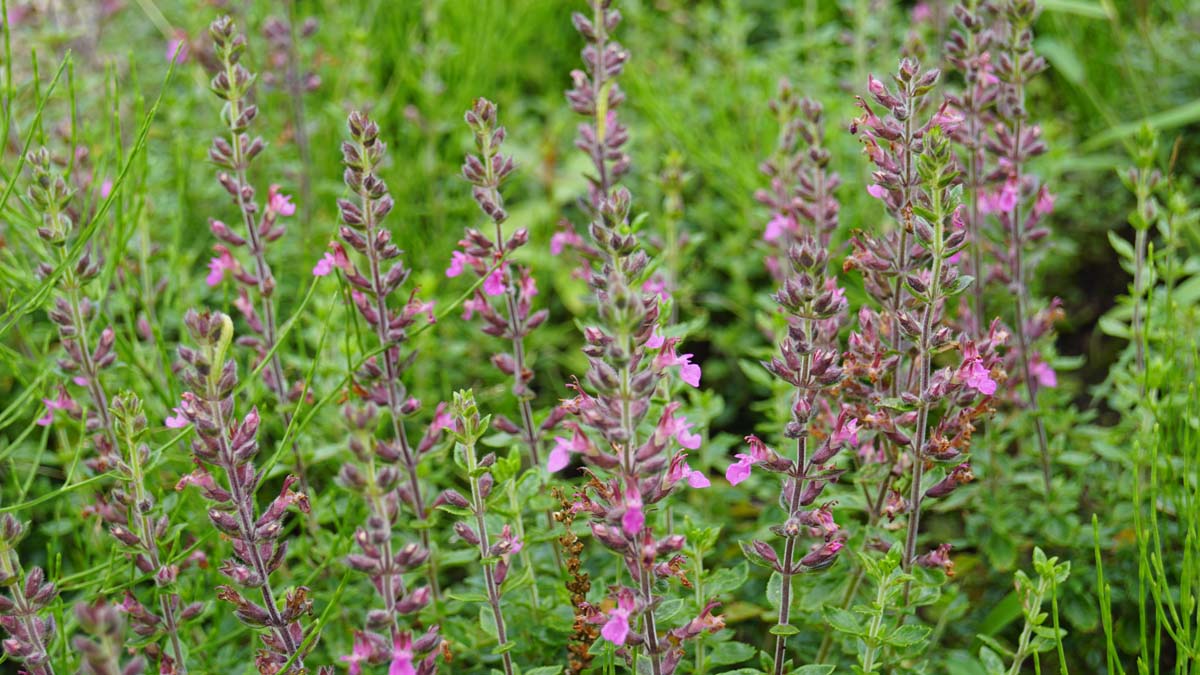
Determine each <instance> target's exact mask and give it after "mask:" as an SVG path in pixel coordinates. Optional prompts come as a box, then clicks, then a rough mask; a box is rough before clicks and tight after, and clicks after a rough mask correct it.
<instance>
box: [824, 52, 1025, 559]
mask: <svg viewBox="0 0 1200 675" xmlns="http://www.w3.org/2000/svg"><path fill="white" fill-rule="evenodd" d="M938 77H939V73H938V71H936V70H929V71H921V70H920V67H919V66H918V65H917V63H916V62H914V61H911V60H905V61H903V62H902V63H901V65H900V69H899V71H898V73H897V74H896V76H895V78H894V81H895V84H896V85H897V87H898V88H899V93H893V92H892V91H891V90H890V89H889V88H888V87H887V86H885V85H884V84H883V83H881V82H879V81H878V80H875V79H874V78H871V80H870V82H869V90H870V94H871V96H872V98H873V99H874V100H875V102H876V103H877V104H878V105H880V106H882V107H883V108H884V109H885V110H886V111H887V113H888V114H887V116H886V117H884V118H882V119H881V118H879V117H877V116H876V115H875V114H874V112H873V111H872V108H871V106H870V105H868V104H867V103H866V102H863V101H862V100H861V99H860V106H861V107H862V109H863V115H862V117H860V118H859V119H858V120H857V121H856V122H855V126H856V129H857V131H858V132H859V134H860V136H861V137H862V141H863V143H864V145H865V147H866V153H867V154H868V156H870V158H871V160H872V162H874V163H875V165H876V166H877V167H878V168H879V170H878V171H876V172H875V174H874V178H875V181H876V182H875V184H874V185H873V186H872V187H873V188H876V189H875V190H874V191H873V194H876V193H877V196H878V197H880V198H881V199H883V201H884V202H885V204H886V205H887V207H888V209H889V211H890V212H891V213H892V214H893V215H894V217H896V218H897V222H898V223H899V227H898V228H897V229H898V230H899V234H897V233H896V232H889V233H887V234H885V235H883V236H877V235H869V234H866V233H859V234H858V235H857V236H856V237H855V239H854V241H853V244H854V252H853V254H852V255H851V257H850V259H849V260H847V262H846V267H847V268H853V269H858V270H860V271H861V272H862V273H863V275H864V281H865V285H866V288H867V291H868V292H869V293H870V294H871V295H872V296H874V297H875V299H876V300H877V301H878V302H879V304H880V305H881V306H882V307H881V308H882V310H883V311H882V312H876V311H875V310H872V309H868V308H865V307H864V308H863V309H862V311H860V313H859V325H858V330H857V331H855V332H854V333H852V334H851V337H850V349H849V351H848V352H847V355H846V362H845V368H846V374H847V384H846V386H845V387H844V388H843V389H844V391H845V392H846V393H847V394H848V395H849V397H850V399H852V400H853V402H854V405H853V406H852V411H853V414H854V415H855V417H857V418H858V419H859V420H860V422H861V423H862V424H863V426H864V431H872V432H875V434H876V435H879V436H882V437H883V438H884V439H886V441H887V442H888V447H887V448H886V449H885V457H886V459H887V460H888V461H890V462H891V463H892V465H893V469H892V470H891V471H889V472H888V473H887V475H886V477H885V478H884V480H883V481H882V482H881V483H880V485H878V486H877V489H876V490H875V491H874V492H873V494H874V495H875V497H874V499H873V501H872V503H871V504H870V508H871V513H870V514H869V516H870V518H871V520H872V521H875V520H877V519H878V518H879V516H880V514H881V513H883V512H884V503H885V498H886V497H887V495H889V494H891V490H892V483H893V481H896V480H899V479H900V478H901V477H902V476H903V474H904V473H907V472H910V473H911V475H910V478H909V498H908V504H907V508H908V511H909V518H908V525H907V531H906V536H905V545H904V557H903V559H902V561H901V562H902V565H903V567H904V569H905V570H907V569H909V568H910V567H911V565H912V564H913V562H914V559H915V551H916V544H917V534H918V531H919V527H920V513H921V506H922V500H923V499H924V498H926V497H929V496H945V494H948V491H947V492H945V493H941V491H940V490H939V492H938V494H936V495H929V494H927V493H926V492H925V491H924V489H923V487H922V485H923V478H924V474H925V469H926V465H927V464H928V463H930V462H933V461H938V462H949V461H956V462H963V460H964V459H966V453H967V452H968V451H969V449H970V441H971V433H972V432H973V430H974V421H975V420H976V419H977V418H979V417H981V416H984V415H987V414H990V412H991V408H990V407H989V406H988V405H987V399H986V397H988V396H990V395H991V394H993V393H995V391H996V386H997V385H996V380H995V379H994V378H993V373H997V372H998V371H999V360H1000V359H999V355H998V353H997V348H998V347H999V346H1000V345H1001V344H1003V341H1004V339H1005V337H1006V335H1005V333H1004V331H1003V330H1002V329H1000V328H999V324H998V322H993V324H992V328H991V330H990V332H989V334H988V335H987V336H985V337H984V338H983V339H982V340H980V341H978V342H976V341H973V340H972V339H971V338H970V337H969V336H967V335H960V336H958V337H957V339H955V336H954V335H953V334H952V331H951V328H950V327H949V325H946V324H947V323H948V319H947V317H946V308H947V305H948V303H949V302H950V301H951V300H953V299H954V298H955V297H956V296H958V295H960V294H961V293H962V292H963V291H965V290H966V288H967V287H968V286H969V285H970V283H971V278H970V277H966V276H961V275H960V274H959V273H958V268H957V266H956V265H955V263H954V260H955V255H956V254H957V253H958V252H959V251H961V250H962V249H963V248H964V247H965V246H966V244H967V233H966V232H965V230H964V229H963V228H961V227H960V223H961V207H960V205H959V204H958V202H957V200H956V191H955V190H954V188H955V186H956V185H957V184H958V182H959V173H958V169H957V162H956V160H955V158H954V156H953V154H952V152H951V149H950V142H949V140H948V138H947V135H946V134H947V128H951V129H952V128H953V127H954V125H956V124H957V121H956V120H955V119H954V118H953V117H952V116H948V115H947V114H946V107H945V106H941V107H939V108H938V109H937V110H936V111H935V112H934V113H933V114H932V115H931V116H930V117H929V119H928V121H927V122H925V123H924V124H921V123H920V122H919V121H918V120H917V117H918V115H920V114H922V111H923V110H924V109H925V108H926V107H927V106H923V105H922V104H921V100H922V99H923V98H924V97H926V96H927V95H928V94H929V93H930V92H932V91H933V88H934V86H935V85H936V83H937V81H938ZM948 351H950V352H953V351H958V352H959V356H960V358H961V361H960V362H959V365H958V367H957V368H952V367H941V368H938V367H936V366H935V364H934V356H935V355H937V354H940V353H945V352H948ZM979 396H984V397H985V399H984V401H983V402H982V403H978V402H977V401H976V399H977V398H978V397H979ZM864 440H869V439H864ZM968 466H969V465H967V464H965V463H964V464H962V467H963V469H962V470H961V471H959V470H956V471H958V474H957V475H958V476H959V477H961V478H963V480H962V481H961V482H965V480H969V477H970V472H969V468H968ZM957 484H959V483H958V482H956V483H955V485H957ZM939 485H940V484H939ZM893 514H894V510H893V511H892V512H889V513H888V515H889V517H890V516H892V515H893Z"/></svg>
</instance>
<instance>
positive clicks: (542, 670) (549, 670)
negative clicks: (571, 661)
mask: <svg viewBox="0 0 1200 675" xmlns="http://www.w3.org/2000/svg"><path fill="white" fill-rule="evenodd" d="M561 672H562V666H538V667H537V668H530V669H529V670H522V671H521V673H522V675H558V674H559V673H561Z"/></svg>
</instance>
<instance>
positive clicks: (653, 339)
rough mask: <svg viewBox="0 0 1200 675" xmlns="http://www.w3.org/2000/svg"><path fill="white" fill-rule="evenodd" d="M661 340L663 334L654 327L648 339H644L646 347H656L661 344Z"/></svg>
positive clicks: (662, 339)
mask: <svg viewBox="0 0 1200 675" xmlns="http://www.w3.org/2000/svg"><path fill="white" fill-rule="evenodd" d="M663 341H664V338H663V336H662V335H661V334H660V333H659V332H658V329H657V328H655V329H654V332H652V333H650V339H649V340H646V347H647V348H648V349H658V348H660V347H662V346H663Z"/></svg>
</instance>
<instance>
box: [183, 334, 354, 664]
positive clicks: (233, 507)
mask: <svg viewBox="0 0 1200 675" xmlns="http://www.w3.org/2000/svg"><path fill="white" fill-rule="evenodd" d="M184 325H185V326H186V327H187V329H188V333H189V334H190V335H191V339H192V341H193V342H194V343H195V344H196V347H195V348H192V347H180V348H179V358H180V359H181V360H182V361H183V362H184V364H186V365H185V367H184V370H183V372H182V374H181V377H182V380H183V382H184V384H185V385H186V386H187V388H188V391H186V392H184V395H183V403H182V405H181V406H180V410H181V413H182V415H183V417H184V418H185V419H186V420H187V421H188V423H189V424H191V425H192V426H193V427H194V428H195V437H194V438H193V440H192V453H193V454H194V456H195V460H196V464H197V467H196V469H195V470H194V471H192V472H191V473H189V474H187V475H186V476H184V477H183V478H181V479H180V481H179V485H178V486H177V488H176V489H180V490H182V489H184V488H186V487H189V486H194V487H196V488H197V489H198V490H200V493H201V494H202V495H203V496H204V498H205V499H207V500H208V501H209V502H211V503H212V507H211V508H210V509H209V511H208V518H209V521H211V522H212V524H213V526H214V527H216V528H217V530H218V531H220V532H221V533H222V534H224V535H226V536H228V537H229V538H230V539H231V541H232V543H233V556H231V557H230V558H228V559H226V560H225V561H224V562H223V563H222V564H221V573H222V574H224V575H225V576H226V577H227V578H228V579H229V581H230V582H231V583H232V584H233V585H225V586H219V587H218V588H217V589H216V590H217V597H218V598H220V599H221V600H224V601H225V602H228V603H230V604H231V605H233V607H234V615H235V616H236V617H237V618H238V620H239V621H241V622H242V623H245V624H246V625H248V626H251V627H254V628H256V629H259V630H261V631H262V632H261V633H260V637H261V639H262V643H263V647H264V649H263V650H262V651H261V652H259V654H258V656H257V657H256V662H257V665H258V669H259V671H260V672H287V673H302V672H305V666H304V657H305V656H306V655H307V654H308V652H309V650H311V649H312V646H313V643H314V642H315V641H316V637H317V636H316V635H315V634H314V633H311V632H309V631H307V630H306V629H305V627H304V626H303V624H302V623H301V619H303V618H306V617H307V616H308V615H309V614H310V613H311V612H312V601H311V600H310V599H309V597H308V588H306V587H304V586H300V587H297V588H294V589H292V590H291V591H289V592H288V593H286V594H285V596H284V597H283V602H282V603H280V599H279V598H278V597H277V592H276V591H275V589H273V588H272V586H271V574H273V573H274V572H276V571H277V570H278V569H279V568H280V567H281V566H282V565H283V563H284V561H285V559H286V558H287V551H288V545H287V539H286V538H285V537H284V526H283V519H284V516H286V515H287V510H288V508H289V507H291V506H293V505H294V506H296V507H297V508H299V509H300V510H301V511H303V512H307V511H308V510H309V502H308V497H307V496H306V495H304V494H303V493H300V492H296V491H295V490H292V485H294V484H295V483H296V478H295V477H294V476H288V477H287V478H285V479H284V481H283V486H282V487H281V489H280V491H279V496H278V497H276V498H275V499H274V500H272V501H271V504H270V505H269V506H268V507H267V508H266V510H263V511H260V510H259V509H258V505H257V501H258V500H257V494H258V488H259V487H260V486H261V484H262V473H261V472H260V471H259V470H258V469H256V468H255V465H254V463H253V460H254V457H255V455H256V454H257V453H258V447H259V446H258V428H259V425H260V423H261V419H260V417H259V414H258V410H257V409H251V410H250V412H249V413H247V414H246V415H245V416H244V417H242V418H241V420H238V419H237V417H236V412H235V405H234V403H235V402H234V392H235V389H236V387H237V384H238V374H237V361H235V360H234V359H233V358H231V357H232V354H230V353H229V348H230V346H232V344H233V320H232V319H230V317H229V315H227V314H220V313H208V312H204V313H200V312H196V311H190V312H188V314H187V316H185V317H184ZM214 471H215V472H216V473H215V475H214ZM236 587H241V588H242V589H243V590H241V591H239V590H238V588H236ZM247 594H250V595H258V596H261V600H260V599H255V598H254V597H247ZM318 670H319V671H320V672H330V673H331V672H332V670H331V669H326V668H320V669H318Z"/></svg>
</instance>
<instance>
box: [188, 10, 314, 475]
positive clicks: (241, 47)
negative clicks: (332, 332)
mask: <svg viewBox="0 0 1200 675" xmlns="http://www.w3.org/2000/svg"><path fill="white" fill-rule="evenodd" d="M208 35H209V37H210V38H211V39H212V42H213V49H214V51H215V53H216V58H217V62H218V64H219V65H218V69H217V74H216V75H214V76H213V78H212V82H211V83H210V85H209V86H210V88H211V89H212V91H213V93H215V94H216V95H217V96H218V97H219V98H220V99H221V100H223V101H225V105H224V106H223V107H222V109H221V119H222V121H223V122H224V123H225V126H226V128H227V129H228V132H229V133H228V136H227V137H226V136H218V137H216V138H214V139H213V142H212V146H211V147H210V148H209V150H208V157H209V159H210V160H211V161H212V162H213V164H215V165H217V167H218V168H220V169H221V171H220V172H219V173H218V174H217V181H218V182H219V183H220V184H221V187H223V188H225V191H226V192H228V193H229V196H230V197H231V198H232V199H233V203H234V205H236V206H237V208H238V214H239V216H240V217H241V220H242V232H240V233H236V232H234V231H233V229H231V228H230V227H229V226H228V225H226V224H225V223H223V222H221V221H219V220H210V221H209V225H210V229H211V230H212V233H213V235H214V236H215V237H216V238H217V239H220V240H221V242H223V243H222V244H217V245H215V246H214V247H213V250H215V251H216V252H217V255H216V256H215V257H214V258H213V259H212V260H211V261H210V262H209V275H208V279H207V281H208V285H210V286H215V285H218V284H220V283H221V282H222V281H223V280H224V278H225V275H226V273H229V274H230V275H231V276H232V277H233V278H234V279H235V280H236V281H237V283H238V284H239V285H240V288H239V290H238V293H239V298H238V301H237V302H235V303H234V304H235V306H236V307H237V308H238V310H239V311H240V312H241V313H242V315H243V317H244V318H245V320H246V323H247V325H249V326H250V328H251V329H252V330H253V331H254V332H255V333H258V334H259V336H260V337H242V338H239V343H240V344H245V345H249V346H251V347H253V348H254V350H255V352H256V353H257V354H258V358H259V359H260V360H261V359H264V358H265V359H268V363H267V368H265V369H263V371H262V372H263V379H264V381H265V382H266V384H267V387H268V388H269V389H270V390H271V391H272V392H274V394H275V396H276V397H277V399H278V400H279V404H280V409H283V408H284V407H285V406H286V404H287V403H288V402H289V401H292V400H294V399H296V398H297V397H299V395H300V389H299V388H298V386H299V385H300V384H301V383H297V388H293V387H291V386H290V385H289V384H288V381H287V376H286V375H285V373H284V371H283V361H282V360H281V358H280V352H279V350H278V349H276V342H277V341H278V320H277V318H276V306H275V298H274V294H275V286H276V282H275V277H274V275H273V274H272V272H271V265H270V263H268V262H267V252H266V245H267V244H268V243H271V242H274V241H276V240H278V239H279V238H280V237H282V236H283V235H284V234H285V233H286V231H287V229H286V228H285V227H284V225H283V222H282V221H281V219H282V218H284V217H287V216H291V215H293V214H294V213H295V212H296V207H295V206H294V205H293V204H292V203H291V202H290V198H289V197H287V196H286V195H284V194H283V193H282V192H280V189H279V186H278V185H271V186H270V187H269V188H268V191H267V201H266V208H264V209H262V210H261V212H260V209H259V204H258V201H257V199H256V198H255V194H256V192H255V189H254V186H253V185H251V184H250V181H249V179H248V178H247V172H248V170H249V167H250V163H251V162H253V161H254V159H255V158H256V157H258V155H259V154H260V153H261V152H262V151H263V149H264V148H265V147H266V143H265V142H264V141H263V139H262V137H260V136H254V137H251V136H250V135H249V134H248V133H247V132H248V130H249V128H250V125H251V124H252V123H253V122H254V120H255V119H256V118H257V117H258V106H257V105H254V104H253V103H251V102H250V100H251V88H252V87H253V86H254V81H255V79H256V78H257V76H256V75H255V74H254V73H252V72H251V71H250V70H248V69H247V68H246V66H244V65H243V64H242V63H241V60H242V56H243V55H244V54H245V51H246V36H245V35H242V34H241V33H238V32H237V29H236V27H235V26H234V24H233V20H232V19H230V18H229V17H228V16H222V17H220V18H218V19H217V20H215V21H213V22H212V24H211V25H210V26H209V27H208ZM230 247H232V249H237V248H246V249H247V251H248V252H249V254H250V257H251V258H252V259H253V261H254V264H253V269H249V268H247V267H245V266H243V265H242V264H241V263H240V262H239V261H238V260H237V258H236V257H234V255H233V253H232V250H231V248H230ZM247 289H252V290H253V291H254V292H255V294H256V295H257V297H256V298H255V300H254V301H252V300H251V299H250V296H249V293H248V290H247ZM283 419H284V426H287V425H288V423H289V422H290V421H291V417H290V415H288V414H286V413H285V414H284V418H283ZM292 452H293V456H294V458H295V461H296V471H297V475H298V476H299V477H300V481H301V486H302V487H303V489H304V491H305V492H308V477H307V474H306V472H305V468H304V459H303V457H302V455H301V453H300V447H299V446H298V445H296V444H295V443H293V445H292Z"/></svg>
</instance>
